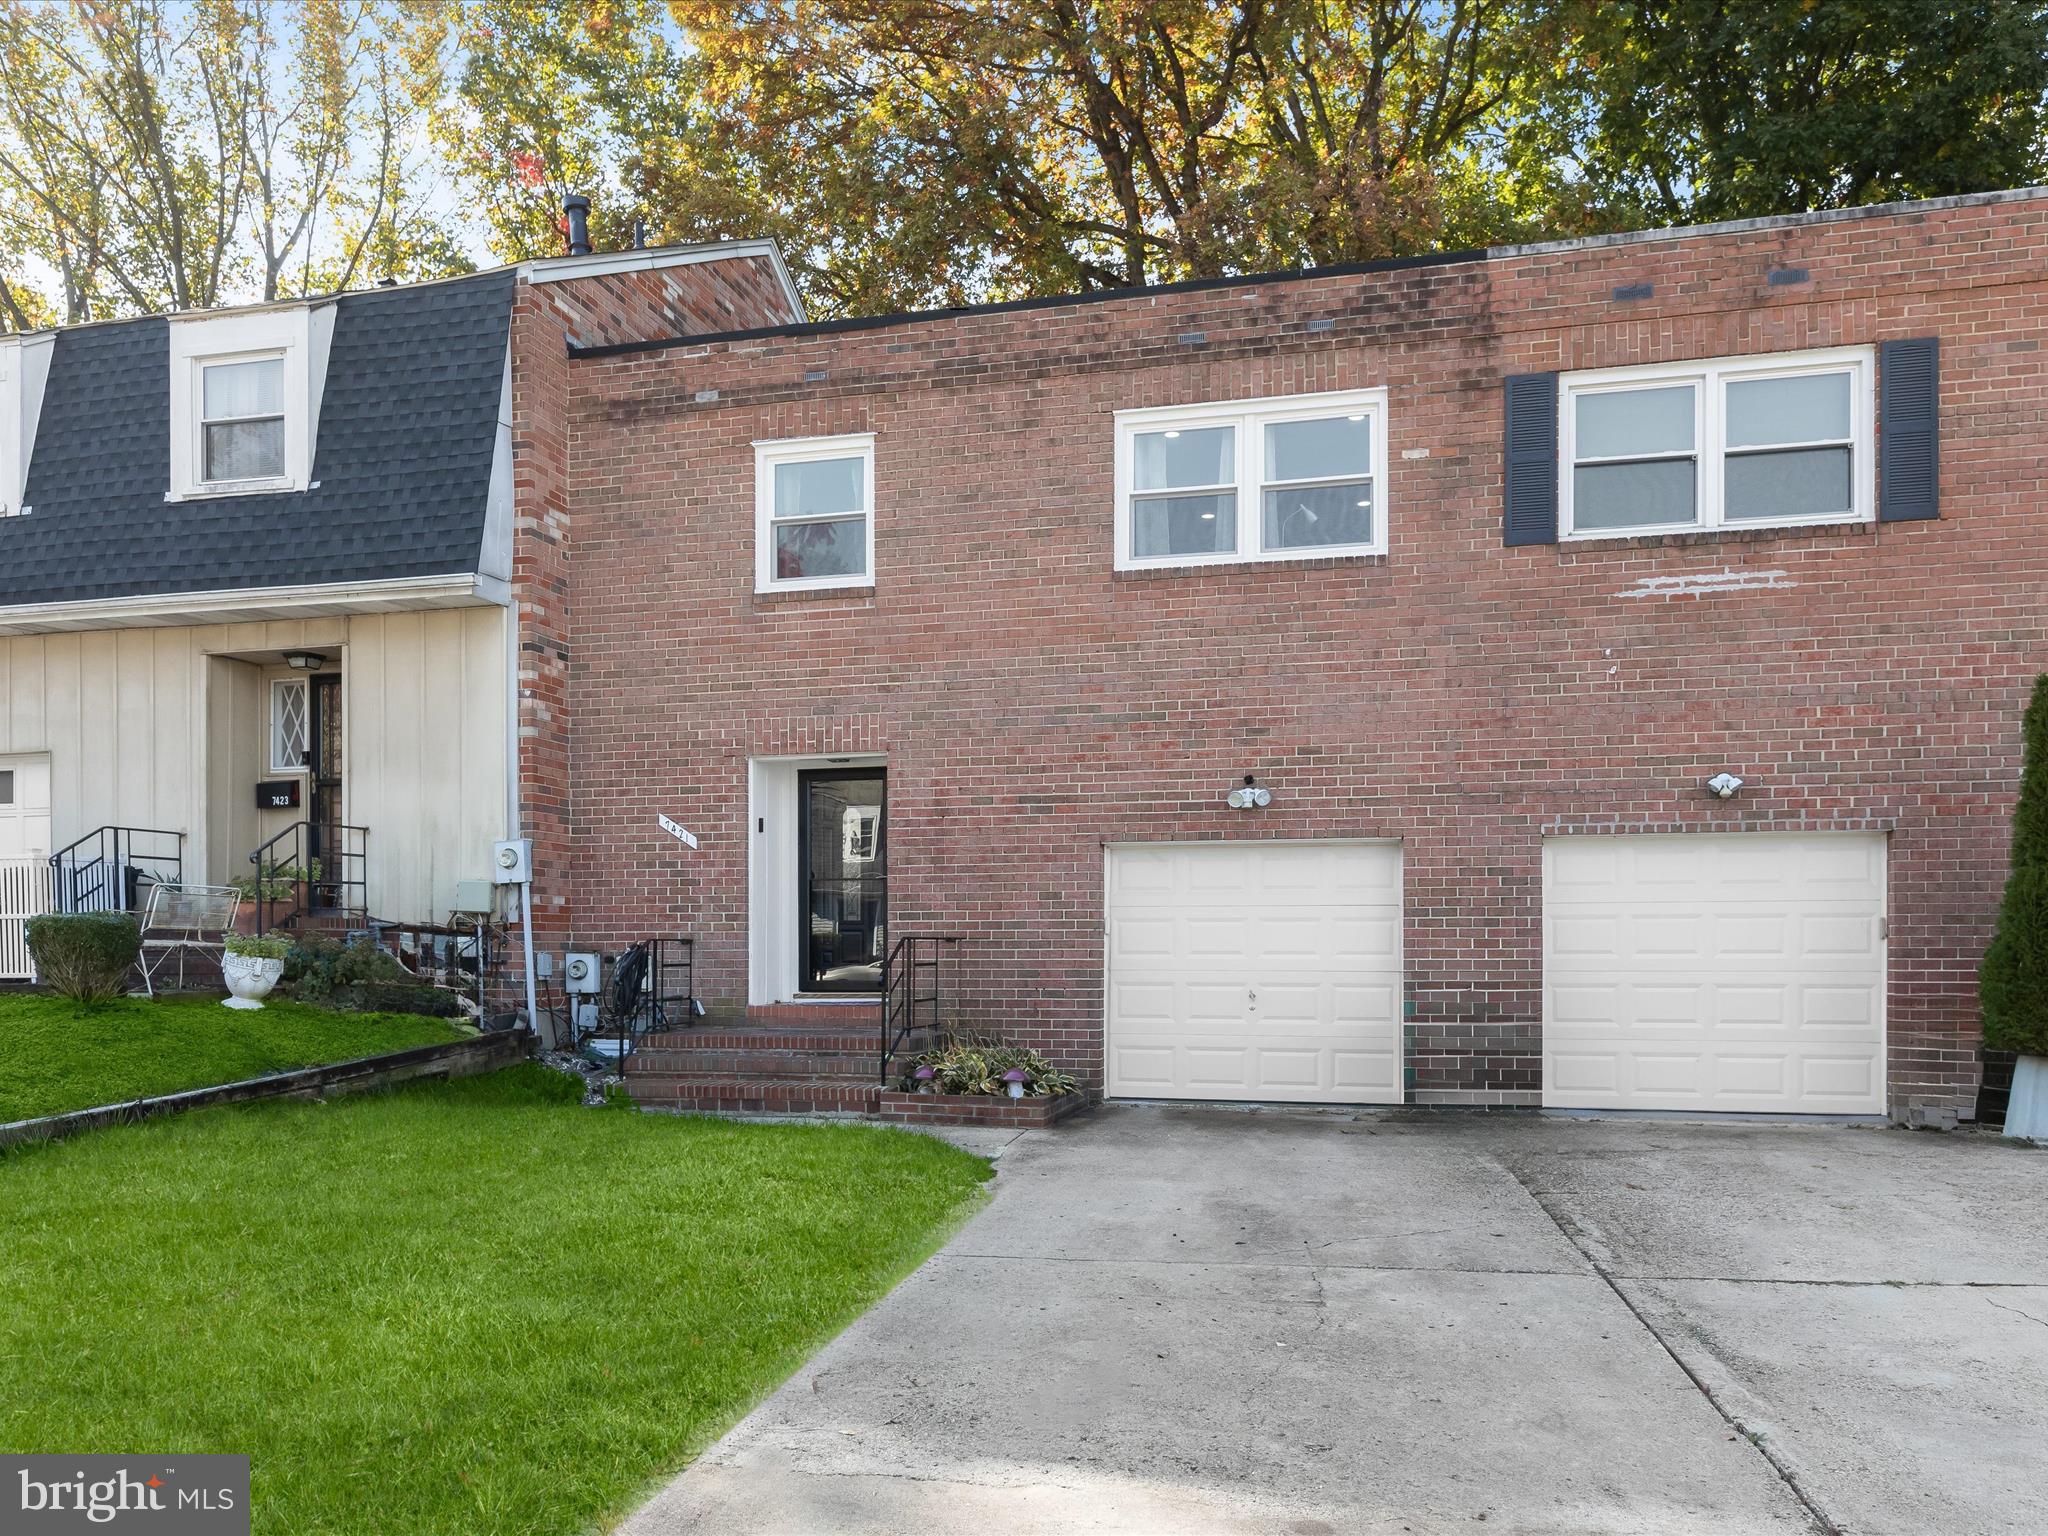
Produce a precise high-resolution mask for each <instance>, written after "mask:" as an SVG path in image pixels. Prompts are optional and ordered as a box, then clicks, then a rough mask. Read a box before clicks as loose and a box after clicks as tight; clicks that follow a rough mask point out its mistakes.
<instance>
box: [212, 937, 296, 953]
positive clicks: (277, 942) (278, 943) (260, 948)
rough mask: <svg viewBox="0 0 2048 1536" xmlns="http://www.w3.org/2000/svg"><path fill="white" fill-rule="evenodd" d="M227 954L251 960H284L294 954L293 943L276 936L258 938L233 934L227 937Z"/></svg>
mask: <svg viewBox="0 0 2048 1536" xmlns="http://www.w3.org/2000/svg"><path fill="white" fill-rule="evenodd" d="M227 952H228V953H229V954H231V955H242V956H245V957H246V958H248V959H251V960H282V959H284V957H285V956H286V955H289V954H290V953H291V952H292V941H291V940H290V939H284V938H279V937H277V936H276V935H274V934H273V935H271V936H269V937H267V938H258V937H256V936H255V935H253V934H247V933H231V934H229V935H228V937H227Z"/></svg>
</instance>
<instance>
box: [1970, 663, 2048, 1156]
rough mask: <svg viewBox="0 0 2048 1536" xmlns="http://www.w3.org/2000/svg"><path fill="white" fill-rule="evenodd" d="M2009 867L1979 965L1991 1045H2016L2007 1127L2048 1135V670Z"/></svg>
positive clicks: (2030, 732) (2036, 700)
mask: <svg viewBox="0 0 2048 1536" xmlns="http://www.w3.org/2000/svg"><path fill="white" fill-rule="evenodd" d="M2021 734H2022V739H2023V741H2024V744H2025V745H2024V758H2023V762H2022V766H2021V769H2020V796H2019V804H2018V805H2017V806H2015V807H2014V809H2013V816H2012V872H2011V873H2010V874H2009V875H2007V876H2006V881H2005V899H2004V901H2002V902H2001V903H2000V904H1999V908H1998V931H1997V933H1996V934H1995V935H1994V936H1993V938H1992V940H1991V947H1990V948H1989V949H1987V950H1986V951H1985V953H1984V963H1983V965H1982V967H1980V968H1979V970H1978V972H1977V996H1978V1001H1979V1005H1980V1007H1981V1009H1982V1012H1983V1019H1984V1045H1985V1048H1986V1049H1987V1050H1994V1051H2014V1052H2017V1053H2018V1057H2019V1059H2018V1060H2017V1061H2016V1062H2015V1063H2014V1066H2013V1074H2012V1098H2011V1100H2010V1102H2009V1103H2008V1105H2007V1107H2006V1111H2005V1134H2006V1135H2008V1136H2016V1137H2021V1138H2024V1139H2027V1140H2033V1141H2048V674H2044V675H2042V676H2041V677H2038V678H2036V679H2035V680H2034V696H2033V699H2032V701H2031V702H2030V703H2029V704H2028V705H2027V713H2026V720H2025V724H2024V725H2023V726H2022V728H2021Z"/></svg>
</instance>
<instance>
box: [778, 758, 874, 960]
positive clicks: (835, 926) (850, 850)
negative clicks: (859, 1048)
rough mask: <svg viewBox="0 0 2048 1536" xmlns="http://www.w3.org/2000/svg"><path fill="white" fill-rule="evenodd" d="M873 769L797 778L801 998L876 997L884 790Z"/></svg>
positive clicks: (812, 773) (816, 770)
mask: <svg viewBox="0 0 2048 1536" xmlns="http://www.w3.org/2000/svg"><path fill="white" fill-rule="evenodd" d="M883 774H884V770H882V769H880V768H814V769H811V770H808V771H806V772H804V773H801V774H799V775H798V776H797V806H798V810H799V817H798V822H799V825H798V836H797V858H798V860H799V867H798V870H797V883H798V889H799V890H800V891H801V893H802V900H803V907H802V910H801V911H800V912H799V913H798V914H797V916H798V921H799V923H800V928H799V930H798V940H797V942H798V944H799V945H800V946H801V951H800V953H799V955H798V957H797V965H798V975H799V976H800V977H801V978H802V987H803V990H804V991H806V992H876V991H879V990H881V985H882V957H883V955H884V954H885V953H886V952H887V947H888V942H889V940H888V932H889V928H888V911H889V894H888V867H889V829H888V793H887V783H886V780H885V779H884V777H883Z"/></svg>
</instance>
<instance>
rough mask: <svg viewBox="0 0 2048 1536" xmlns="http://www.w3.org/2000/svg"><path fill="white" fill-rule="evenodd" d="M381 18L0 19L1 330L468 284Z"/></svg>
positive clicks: (320, 7) (391, 34) (234, 7)
mask: <svg viewBox="0 0 2048 1536" xmlns="http://www.w3.org/2000/svg"><path fill="white" fill-rule="evenodd" d="M410 25H411V22H410V20H409V18H408V15H407V12H406V11H405V10H404V9H402V8H401V7H400V6H399V5H397V4H395V3H391V0H300V3H297V4H295V5H292V6H270V5H266V4H264V3H262V0H58V3H30V0H0V229H4V230H5V234H4V235H0V310H4V318H5V320H6V321H7V323H9V324H10V325H11V326H13V327H16V328H19V327H22V326H25V325H30V324H37V323H44V322H46V321H48V320H50V319H61V320H83V319H92V318H100V317H103V316H108V315H117V314H133V313H144V312H153V311H158V310H164V309H186V308H195V307H197V308H203V307H208V306H212V305H216V304H220V303H223V302H232V301H235V300H240V299H250V298H262V299H271V298H278V297H282V296H285V295H289V294H294V293H305V292H317V291H324V290H327V289H331V288H336V287H343V286H348V285H350V284H353V283H358V282H360V281H362V280H363V279H365V278H366V277H370V276H385V275H391V276H419V275H429V274H435V273H440V272H446V271H451V270H460V269H461V268H462V266H463V265H464V258H463V256H462V254H461V252H460V251H459V249H458V248H457V246H456V244H455V241H454V239H453V238H452V236H451V235H450V233H449V232H448V231H447V230H446V229H445V228H443V227H441V225H440V224H439V223H438V222H437V221H436V220H435V219H434V218H433V217H432V216H431V215H430V214H429V213H428V212H427V211H426V210H425V208H424V206H423V200H422V197H421V195H420V193H419V192H418V190H417V186H418V182H419V179H420V177H421V174H422V171H423V166H422V165H421V164H420V163H419V162H420V157H419V155H418V152H417V149H416V148H415V147H413V146H412V143H411V141H412V140H413V139H414V138H415V137H416V130H415V127H414V124H415V122H416V120H417V119H418V118H419V116H420V115H421V113H422V112H423V111H424V108H425V105H426V103H425V102H424V101H423V100H422V99H421V97H420V94H419V90H418V88H417V87H416V85H415V84H414V83H413V82H412V81H411V80H410V79H409V78H408V77H407V76H406V74H405V71H404V68H403V64H404V61H405V59H406V57H407V54H406V51H405V46H404V45H405V32H406V30H407V28H408V27H409V26H410Z"/></svg>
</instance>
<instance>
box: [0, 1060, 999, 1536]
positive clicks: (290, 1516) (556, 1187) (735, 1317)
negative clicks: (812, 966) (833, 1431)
mask: <svg viewBox="0 0 2048 1536" xmlns="http://www.w3.org/2000/svg"><path fill="white" fill-rule="evenodd" d="M577 1092H578V1090H577V1087H576V1085H575V1084H574V1083H572V1082H570V1081H569V1080H567V1079H566V1078H563V1077H561V1076H559V1075H558V1074H555V1073H552V1072H549V1071H548V1070H547V1069H546V1068H543V1067H540V1066H537V1065H533V1064H527V1065H524V1066H520V1067H516V1068H512V1069H510V1070H509V1071H506V1072H500V1073H496V1074H493V1075H492V1076H489V1077H482V1078H473V1079H470V1080H468V1081H466V1082H459V1083H448V1084H435V1085H421V1086H414V1087H409V1088H406V1089H402V1090H400V1091H398V1092H395V1093H389V1094H381V1095H372V1096H365V1097H361V1098H354V1099H343V1100H337V1101H335V1102H333V1103H331V1104H326V1105H320V1104H286V1103H276V1104H262V1105H253V1106H243V1107H235V1108H226V1109H216V1110H205V1111H201V1112H199V1113H196V1114H191V1115H185V1116H181V1117H177V1118H175V1119H170V1120H160V1121H154V1122H150V1123H148V1124H145V1125H141V1126H134V1127H124V1128H121V1129H118V1130H111V1131H105V1132H99V1133H95V1134H92V1135H88V1136H83V1137H79V1138H76V1139H74V1140H71V1141H67V1142H61V1143H56V1144H52V1145H47V1146H38V1147H33V1148H28V1149H23V1150H21V1151H17V1152H13V1153H9V1154H6V1155H0V1208H4V1209H5V1210H6V1211H7V1217H6V1229H7V1234H8V1235H7V1241H6V1243H5V1244H4V1245H0V1446H5V1447H6V1448H7V1449H8V1450H10V1451H34V1450H47V1451H59V1450H62V1451H72V1452H91V1451H115V1450H133V1449H135V1448H137V1447H146V1448H149V1449H153V1450H174V1451H186V1452H200V1451H227V1452H247V1453H248V1454H249V1455H250V1456H251V1458H252V1466H253V1471H254V1479H255V1493H254V1520H255V1529H257V1530H259V1531H263V1532H283V1533H291V1536H303V1533H315V1532H364V1533H370V1532H376V1533H390V1532H404V1533H407V1536H436V1533H444V1532H445V1533H450V1536H454V1533H461V1536H490V1533H505V1532H520V1533H550V1536H552V1533H566V1532H576V1531H582V1530H587V1529H590V1528H591V1527H592V1526H594V1525H598V1524H600V1523H603V1522H605V1521H608V1520H610V1519H612V1518H614V1517H617V1516H622V1515H623V1514H624V1513H626V1512H627V1511H628V1510H629V1509H630V1508H632V1507H634V1506H635V1505H636V1504H637V1503H638V1502H639V1501H640V1499H641V1497H642V1496H643V1495H644V1494H645V1493H646V1492H647V1491H648V1490H649V1484H650V1480H651V1479H654V1478H656V1477H658V1476H660V1475H661V1474H663V1473H665V1472H667V1471H670V1470H672V1469H674V1468H675V1467H677V1466H679V1465H680V1464H681V1463H682V1461H683V1460H684V1459H685V1458H686V1457H687V1456H688V1455H689V1454H691V1453H692V1452H694V1451H695V1450H697V1449H699V1448H701V1447H702V1445H704V1444H705V1443H707V1442H708V1441H709V1440H710V1439H711V1438H712V1437H714V1436H715V1435H716V1434H718V1433H719V1432H721V1431H722V1430H723V1429H724V1428H725V1427H726V1426H727V1425H729V1424H730V1423H731V1422H732V1421H733V1420H734V1419H736V1418H737V1417H739V1416H740V1415H741V1414H742V1413H743V1412H745V1410H746V1409H747V1408H748V1407H749V1406H750V1405H751V1404H752V1403H753V1402H754V1401H755V1400H756V1399H757V1398H758V1397H759V1396H760V1395H761V1394H763V1393H764V1392H765V1391H767V1390H768V1389H769V1388H770V1387H772V1386H773V1385H775V1384H776V1383H777V1382H779V1381H780V1380H782V1379H783V1378H784V1377H785V1376H787V1375H788V1374H789V1373H790V1372H791V1371H793V1370H794V1369H795V1368H796V1366H797V1365H798V1364H800V1363H801V1362H802V1361H803V1359H804V1358H806V1357H807V1356H808V1355H809V1354H810V1353H812V1352H813V1351H814V1350H815V1349H816V1348H817V1347H818V1346H819V1345H820V1344H821V1343H823V1342H824V1341H825V1340H826V1339H827V1338H829V1337H830V1336H831V1335H832V1334H834V1333H836V1332H837V1331H838V1330H839V1329H841V1328H842V1327H844V1326H845V1325H846V1324H847V1323H848V1322H850V1321H851V1320H852V1319H853V1318H854V1317H855V1316H857V1315H858V1314H859V1313H860V1312H861V1311H862V1310H863V1309H865V1308H866V1307H867V1306H869V1305H870V1304H871V1303H872V1302H873V1301H874V1300H875V1299H876V1298H877V1297H879V1296H880V1295H882V1294H883V1293H884V1292H885V1291H886V1290H888V1288H889V1287H890V1286H891V1285H892V1284H894V1282H895V1281H896V1280H897V1279H899V1278H900V1277H901V1276H902V1275H904V1274H906V1273H907V1272H908V1271H909V1270H910V1269H911V1268H912V1267H914V1266H915V1265H916V1264H917V1263H918V1262H919V1261H921V1260H922V1259H923V1258H924V1257H925V1256H926V1255H927V1254H928V1253H929V1252H931V1251H932V1249H933V1248H935V1247H936V1246H937V1244H938V1243H939V1241H940V1240H941V1239H942V1238H943V1237H944V1236H945V1234H946V1233H947V1232H948V1231H950V1230H951V1228H952V1226H953V1224H954V1223H955V1222H956V1221H957V1220H958V1219H960V1217H961V1216H962V1215H964V1213H965V1212H966V1211H967V1210H968V1209H970V1208H971V1201H972V1198H973V1196H974V1194H975V1192H976V1190H977V1188H978V1185H979V1183H980V1181H981V1180H982V1179H984V1178H986V1177H987V1175H988V1165H987V1164H986V1163H985V1162H984V1161H982V1160H981V1159H979V1158H973V1157H969V1156H968V1155H967V1154H965V1153H963V1152H959V1151H956V1150H954V1149H953V1148H951V1147H949V1146H947V1145H945V1144H944V1143H942V1142H939V1141H936V1140H933V1139H931V1138H928V1137H923V1136H916V1135H911V1134H908V1133H904V1132H900V1131H891V1130H883V1129H880V1128H878V1127H872V1126H861V1125H848V1126H804V1125H788V1126H783V1125H762V1124H734V1123H729V1122H723V1121H716V1120H708V1119H684V1118H670V1117H660V1116H643V1115H637V1114H633V1113H631V1112H628V1111H622V1110H616V1109H584V1108H582V1107H580V1106H579V1105H578V1104H576V1103H575V1102H574V1101H575V1099H576V1097H577Z"/></svg>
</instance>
